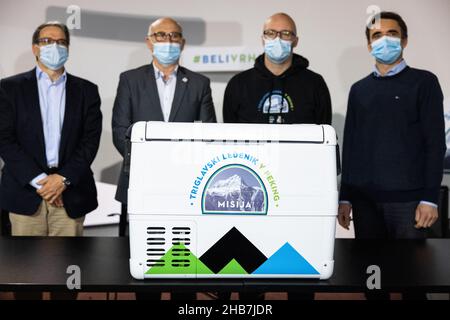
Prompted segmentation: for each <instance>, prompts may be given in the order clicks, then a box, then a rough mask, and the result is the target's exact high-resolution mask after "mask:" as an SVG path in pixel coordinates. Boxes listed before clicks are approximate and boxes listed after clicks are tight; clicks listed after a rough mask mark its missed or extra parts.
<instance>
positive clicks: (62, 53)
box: [39, 43, 69, 70]
mask: <svg viewBox="0 0 450 320" xmlns="http://www.w3.org/2000/svg"><path fill="white" fill-rule="evenodd" d="M68 57H69V52H68V50H67V47H64V46H60V45H57V44H56V43H54V44H49V45H46V46H42V47H41V48H40V54H39V61H40V62H42V63H43V64H44V65H45V66H46V67H47V68H49V69H51V70H58V69H60V68H61V67H62V66H64V64H65V63H66V61H67V58H68Z"/></svg>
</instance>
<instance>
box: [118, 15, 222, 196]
mask: <svg viewBox="0 0 450 320" xmlns="http://www.w3.org/2000/svg"><path fill="white" fill-rule="evenodd" d="M146 42H147V46H148V48H149V49H150V51H151V52H152V55H153V63H151V64H148V65H145V66H142V67H139V68H137V69H133V70H129V71H126V72H124V73H122V74H121V75H120V81H119V86H118V88H117V96H116V100H115V102H114V109H113V117H112V130H113V142H114V146H115V147H116V149H117V150H118V151H119V153H120V154H121V155H122V156H123V157H124V156H125V139H126V132H127V130H128V128H129V127H130V126H131V125H132V124H133V123H135V122H137V121H166V122H167V121H168V122H194V121H202V122H216V115H215V111H214V105H213V101H212V97H211V88H210V80H209V79H208V78H207V77H205V76H203V75H201V74H198V73H195V72H192V71H190V70H188V69H186V68H183V67H182V66H179V65H178V61H179V56H180V53H181V51H182V50H183V47H184V44H185V39H184V38H183V36H182V29H181V26H180V25H179V24H178V23H177V22H176V21H174V20H172V19H170V18H162V19H159V20H157V21H155V22H154V23H153V24H152V25H151V26H150V28H149V32H148V36H147V39H146ZM161 100H162V101H161ZM171 101H172V103H170V102H171ZM127 190H128V175H127V174H125V173H124V171H123V170H122V172H121V175H120V179H119V184H118V187H117V193H116V199H117V200H118V201H120V202H121V203H124V204H126V203H127Z"/></svg>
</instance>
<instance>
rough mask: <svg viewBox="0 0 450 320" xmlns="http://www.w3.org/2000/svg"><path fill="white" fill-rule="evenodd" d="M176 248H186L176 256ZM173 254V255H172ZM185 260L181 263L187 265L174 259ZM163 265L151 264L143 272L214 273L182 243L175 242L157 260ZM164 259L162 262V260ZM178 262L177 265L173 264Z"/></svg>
mask: <svg viewBox="0 0 450 320" xmlns="http://www.w3.org/2000/svg"><path fill="white" fill-rule="evenodd" d="M177 250H187V251H184V252H183V253H182V255H181V256H176V254H177V253H178V254H179V252H177ZM174 254H175V256H174ZM180 259H181V260H187V262H185V263H184V262H183V263H181V264H186V265H187V266H183V265H181V266H180V262H177V261H176V260H180ZM159 261H160V262H161V263H162V264H163V265H164V266H163V267H161V266H153V267H151V268H150V269H148V270H147V272H146V273H145V274H214V272H212V271H211V270H210V269H209V268H208V267H207V266H206V265H205V264H204V263H203V262H201V261H200V260H199V259H198V258H197V257H196V256H195V255H193V254H192V252H191V251H190V250H189V249H187V248H186V247H185V246H184V245H182V244H176V245H174V246H172V248H170V250H169V251H168V252H167V253H166V254H165V255H164V256H162V257H161V259H160V260H159ZM163 261H164V262H163ZM173 264H178V265H179V266H176V265H175V266H174V265H173Z"/></svg>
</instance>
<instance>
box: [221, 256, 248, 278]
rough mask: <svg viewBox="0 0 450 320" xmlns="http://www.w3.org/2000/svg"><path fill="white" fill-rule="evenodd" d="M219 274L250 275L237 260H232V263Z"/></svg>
mask: <svg viewBox="0 0 450 320" xmlns="http://www.w3.org/2000/svg"><path fill="white" fill-rule="evenodd" d="M218 274H248V272H247V271H245V270H244V268H242V267H241V265H240V264H239V262H237V261H236V260H235V259H231V260H230V262H228V264H227V265H226V266H225V267H223V269H222V270H220V271H219V273H218Z"/></svg>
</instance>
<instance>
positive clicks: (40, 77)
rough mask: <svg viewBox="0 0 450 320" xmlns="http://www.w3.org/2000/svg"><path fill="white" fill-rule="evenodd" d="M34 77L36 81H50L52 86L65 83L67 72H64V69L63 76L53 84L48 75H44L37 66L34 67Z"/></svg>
mask: <svg viewBox="0 0 450 320" xmlns="http://www.w3.org/2000/svg"><path fill="white" fill-rule="evenodd" d="M36 77H37V79H38V80H42V79H45V80H48V81H50V82H51V83H53V84H60V83H61V82H65V81H66V78H67V72H66V69H64V72H63V74H62V75H61V76H60V77H59V78H58V79H57V80H56V81H54V82H53V80H52V79H50V77H49V76H48V74H46V73H45V72H44V71H42V69H41V68H40V67H39V66H38V65H37V66H36Z"/></svg>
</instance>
